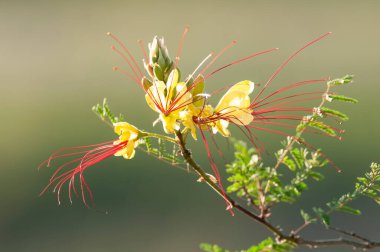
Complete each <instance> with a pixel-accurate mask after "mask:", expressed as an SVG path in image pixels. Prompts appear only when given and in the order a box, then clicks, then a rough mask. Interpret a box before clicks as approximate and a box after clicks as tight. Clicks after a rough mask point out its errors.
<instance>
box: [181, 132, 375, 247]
mask: <svg viewBox="0 0 380 252" xmlns="http://www.w3.org/2000/svg"><path fill="white" fill-rule="evenodd" d="M175 134H176V136H177V141H178V144H179V147H180V150H181V154H182V156H183V158H184V159H185V160H186V162H187V163H188V164H189V166H191V167H192V168H193V169H194V171H195V172H196V173H197V174H198V175H199V176H200V177H201V178H202V180H203V181H204V182H206V184H207V185H208V186H210V187H211V188H212V189H213V190H214V191H215V192H217V193H218V194H219V195H220V196H221V197H222V198H225V199H226V200H227V201H228V202H229V204H230V205H231V206H232V207H234V208H235V209H236V210H238V211H239V212H241V213H243V214H244V215H246V216H247V217H249V218H250V219H252V220H254V221H256V222H258V223H260V224H262V225H263V226H265V227H266V228H267V229H268V230H269V231H271V232H272V233H273V234H274V235H275V236H276V237H277V239H278V240H282V241H287V242H291V243H294V244H296V245H303V246H308V247H312V248H316V247H320V246H321V247H322V246H340V245H345V246H352V247H353V248H361V249H373V248H379V247H380V242H373V241H370V240H368V239H366V238H364V237H361V236H358V235H356V234H355V233H349V232H346V231H341V230H340V229H339V232H341V233H343V234H345V235H349V236H351V237H352V238H356V239H358V241H356V240H349V239H344V238H336V239H325V240H307V239H304V238H301V237H300V236H297V235H296V233H294V232H293V233H291V234H290V235H287V234H285V233H284V232H283V231H282V229H280V228H279V227H276V226H274V225H273V224H271V223H270V222H268V220H267V219H265V218H263V217H262V216H258V215H256V214H255V213H252V212H251V211H249V210H248V209H246V208H244V207H243V206H241V205H240V204H239V203H238V202H236V201H235V200H234V199H232V198H231V197H230V196H228V195H224V194H223V192H222V190H221V189H220V188H219V187H218V185H217V184H215V183H214V181H213V180H212V179H211V178H210V177H209V176H208V175H207V173H206V172H205V171H204V170H203V169H202V168H201V167H200V166H199V165H198V164H197V163H196V162H195V161H194V159H193V158H192V157H191V153H190V151H189V150H188V149H187V147H186V144H185V142H184V138H183V135H182V134H181V132H180V131H176V132H175Z"/></svg>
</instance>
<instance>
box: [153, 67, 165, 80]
mask: <svg viewBox="0 0 380 252" xmlns="http://www.w3.org/2000/svg"><path fill="white" fill-rule="evenodd" d="M153 72H154V76H155V77H156V78H157V79H158V80H161V81H163V80H164V73H163V71H162V69H161V67H160V65H159V64H154V65H153Z"/></svg>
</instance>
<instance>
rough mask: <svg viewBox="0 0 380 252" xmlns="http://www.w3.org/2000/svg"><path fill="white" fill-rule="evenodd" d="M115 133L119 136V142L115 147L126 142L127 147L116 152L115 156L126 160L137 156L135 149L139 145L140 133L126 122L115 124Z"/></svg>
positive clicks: (115, 143)
mask: <svg viewBox="0 0 380 252" xmlns="http://www.w3.org/2000/svg"><path fill="white" fill-rule="evenodd" d="M113 126H114V130H115V133H116V134H118V135H119V140H118V141H115V142H114V145H117V144H120V143H122V142H126V143H127V144H126V146H125V147H124V148H122V149H121V150H119V151H118V152H116V153H115V154H114V155H115V156H123V157H124V158H125V159H132V158H133V157H134V156H135V148H136V147H137V146H138V145H139V141H138V140H139V135H140V131H139V130H138V129H137V128H136V127H135V126H133V125H131V124H129V123H126V122H118V123H114V125H113Z"/></svg>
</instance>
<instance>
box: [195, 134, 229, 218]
mask: <svg viewBox="0 0 380 252" xmlns="http://www.w3.org/2000/svg"><path fill="white" fill-rule="evenodd" d="M199 130H200V132H201V136H202V140H203V143H204V145H205V147H206V152H207V157H208V159H209V161H210V165H211V169H212V171H213V172H214V175H215V178H216V180H217V182H218V184H219V188H220V190H221V191H222V195H221V196H222V197H223V199H224V201H225V202H226V204H227V209H228V211H230V213H231V215H232V216H234V215H235V213H234V212H233V210H232V208H231V203H230V202H229V201H228V199H227V196H226V192H225V190H224V188H223V184H222V180H221V178H220V173H219V170H218V167H217V165H216V163H215V161H214V159H213V158H212V155H211V151H210V148H209V145H208V142H207V140H206V136H205V134H204V132H203V130H202V129H201V127H199Z"/></svg>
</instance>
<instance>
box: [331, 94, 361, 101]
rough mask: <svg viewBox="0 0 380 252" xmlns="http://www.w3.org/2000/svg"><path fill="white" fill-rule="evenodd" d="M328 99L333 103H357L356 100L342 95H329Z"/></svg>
mask: <svg viewBox="0 0 380 252" xmlns="http://www.w3.org/2000/svg"><path fill="white" fill-rule="evenodd" d="M328 98H329V99H332V100H333V101H343V102H351V103H358V102H359V101H358V100H356V99H354V98H351V97H347V96H344V95H329V96H328Z"/></svg>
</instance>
